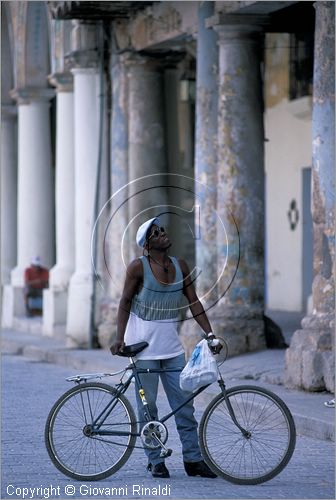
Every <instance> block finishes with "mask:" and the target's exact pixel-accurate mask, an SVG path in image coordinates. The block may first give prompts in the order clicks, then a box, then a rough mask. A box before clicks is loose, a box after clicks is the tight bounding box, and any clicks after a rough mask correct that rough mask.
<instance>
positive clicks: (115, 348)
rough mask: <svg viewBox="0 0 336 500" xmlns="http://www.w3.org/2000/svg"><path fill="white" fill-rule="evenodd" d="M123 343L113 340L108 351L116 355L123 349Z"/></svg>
mask: <svg viewBox="0 0 336 500" xmlns="http://www.w3.org/2000/svg"><path fill="white" fill-rule="evenodd" d="M124 345H125V342H124V341H123V340H115V341H114V342H113V344H112V345H111V347H110V351H111V353H112V354H113V355H115V354H118V352H119V351H122V350H123V348H124Z"/></svg>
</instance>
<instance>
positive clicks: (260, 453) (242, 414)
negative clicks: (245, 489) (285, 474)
mask: <svg viewBox="0 0 336 500" xmlns="http://www.w3.org/2000/svg"><path fill="white" fill-rule="evenodd" d="M227 396H228V397H229V400H230V402H231V405H232V408H233V411H234V413H235V416H236V419H237V421H238V423H239V424H240V425H241V426H242V427H243V428H244V429H246V430H247V431H248V432H249V433H250V437H247V438H246V437H244V436H243V434H242V432H241V431H240V430H239V429H238V427H237V426H236V425H235V424H234V422H233V420H232V418H231V416H230V413H229V410H228V408H227V405H226V402H225V398H224V396H223V395H222V394H220V395H219V396H217V397H216V398H214V399H213V400H212V401H211V402H210V404H209V405H208V407H207V408H206V410H205V412H204V414H203V417H202V419H201V422H200V432H199V434H200V447H201V450H202V453H203V456H204V459H205V461H206V463H207V464H208V465H209V467H210V468H211V469H212V470H213V471H214V472H215V473H216V474H217V475H218V476H221V477H223V478H224V479H226V480H228V481H230V482H232V483H236V484H259V483H263V482H265V481H268V480H269V479H272V478H273V477H274V476H276V475H277V474H279V472H281V471H282V470H283V469H284V467H285V466H286V465H287V463H288V462H289V460H290V458H291V456H292V454H293V452H294V448H295V442H296V431H295V424H294V420H293V417H292V415H291V413H290V411H289V409H288V408H287V406H286V405H285V403H284V402H283V401H282V400H281V399H280V398H279V397H278V396H276V395H275V394H273V393H272V392H270V391H267V390H266V389H262V388H260V387H255V386H238V387H233V388H232V389H228V391H227Z"/></svg>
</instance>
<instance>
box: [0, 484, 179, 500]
mask: <svg viewBox="0 0 336 500" xmlns="http://www.w3.org/2000/svg"><path fill="white" fill-rule="evenodd" d="M7 495H9V496H10V497H12V498H13V499H14V498H22V499H23V498H27V499H32V498H51V497H62V498H63V497H64V496H67V497H73V496H75V495H77V498H78V497H86V496H87V497H95V496H96V497H100V498H102V497H103V498H104V497H105V498H113V497H123V496H129V495H133V496H134V497H146V496H167V497H168V496H170V495H171V492H170V484H165V485H161V484H160V485H158V486H151V487H149V486H144V485H143V484H133V485H131V486H127V485H125V486H119V487H114V488H113V487H104V486H92V485H91V484H81V485H79V486H77V485H76V486H74V485H73V484H67V485H66V486H53V485H52V484H51V485H50V486H42V485H41V486H38V487H26V486H25V487H23V486H15V485H13V484H9V485H8V486H7Z"/></svg>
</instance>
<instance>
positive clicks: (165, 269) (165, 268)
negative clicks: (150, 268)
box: [148, 254, 170, 273]
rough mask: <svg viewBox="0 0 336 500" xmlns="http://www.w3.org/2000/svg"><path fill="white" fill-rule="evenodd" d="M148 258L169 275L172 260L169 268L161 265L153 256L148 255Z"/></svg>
mask: <svg viewBox="0 0 336 500" xmlns="http://www.w3.org/2000/svg"><path fill="white" fill-rule="evenodd" d="M148 257H149V258H150V259H152V260H154V262H155V263H156V264H157V265H158V266H160V267H162V269H163V270H164V272H165V273H168V268H169V266H170V260H169V263H168V266H163V265H162V264H160V262H158V261H157V260H155V259H154V257H152V256H151V255H149V254H148Z"/></svg>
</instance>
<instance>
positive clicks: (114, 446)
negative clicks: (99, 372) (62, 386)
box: [45, 383, 137, 481]
mask: <svg viewBox="0 0 336 500" xmlns="http://www.w3.org/2000/svg"><path fill="white" fill-rule="evenodd" d="M115 394H116V390H115V389H114V388H113V387H111V386H109V385H106V384H101V383H85V384H81V385H79V386H76V387H73V388H72V389H70V390H69V391H67V392H66V393H65V394H63V396H61V397H60V399H59V400H58V401H56V403H55V404H54V406H53V407H52V409H51V411H50V413H49V416H48V419H47V422H46V427H45V443H46V447H47V450H48V453H49V456H50V458H51V460H52V462H53V463H54V465H55V466H56V467H57V468H58V469H59V470H60V471H61V472H63V473H64V474H66V475H67V476H69V477H71V478H74V479H78V480H85V481H95V480H99V479H104V478H106V477H107V476H110V475H111V474H113V473H114V472H116V471H117V470H118V469H120V467H122V466H123V465H124V464H125V462H126V461H127V460H128V458H129V456H130V455H131V453H132V451H133V449H134V445H135V441H136V435H135V434H136V432H137V425H136V418H135V415H134V411H133V408H132V406H131V405H130V403H129V401H128V399H127V398H126V397H125V396H123V395H119V396H118V397H116V395H115ZM98 417H99V421H100V422H101V425H98V427H97V430H96V431H95V426H94V425H93V424H94V422H95V421H96V419H97V418H98ZM111 431H112V432H113V431H114V432H115V434H113V435H106V434H105V432H111Z"/></svg>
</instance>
